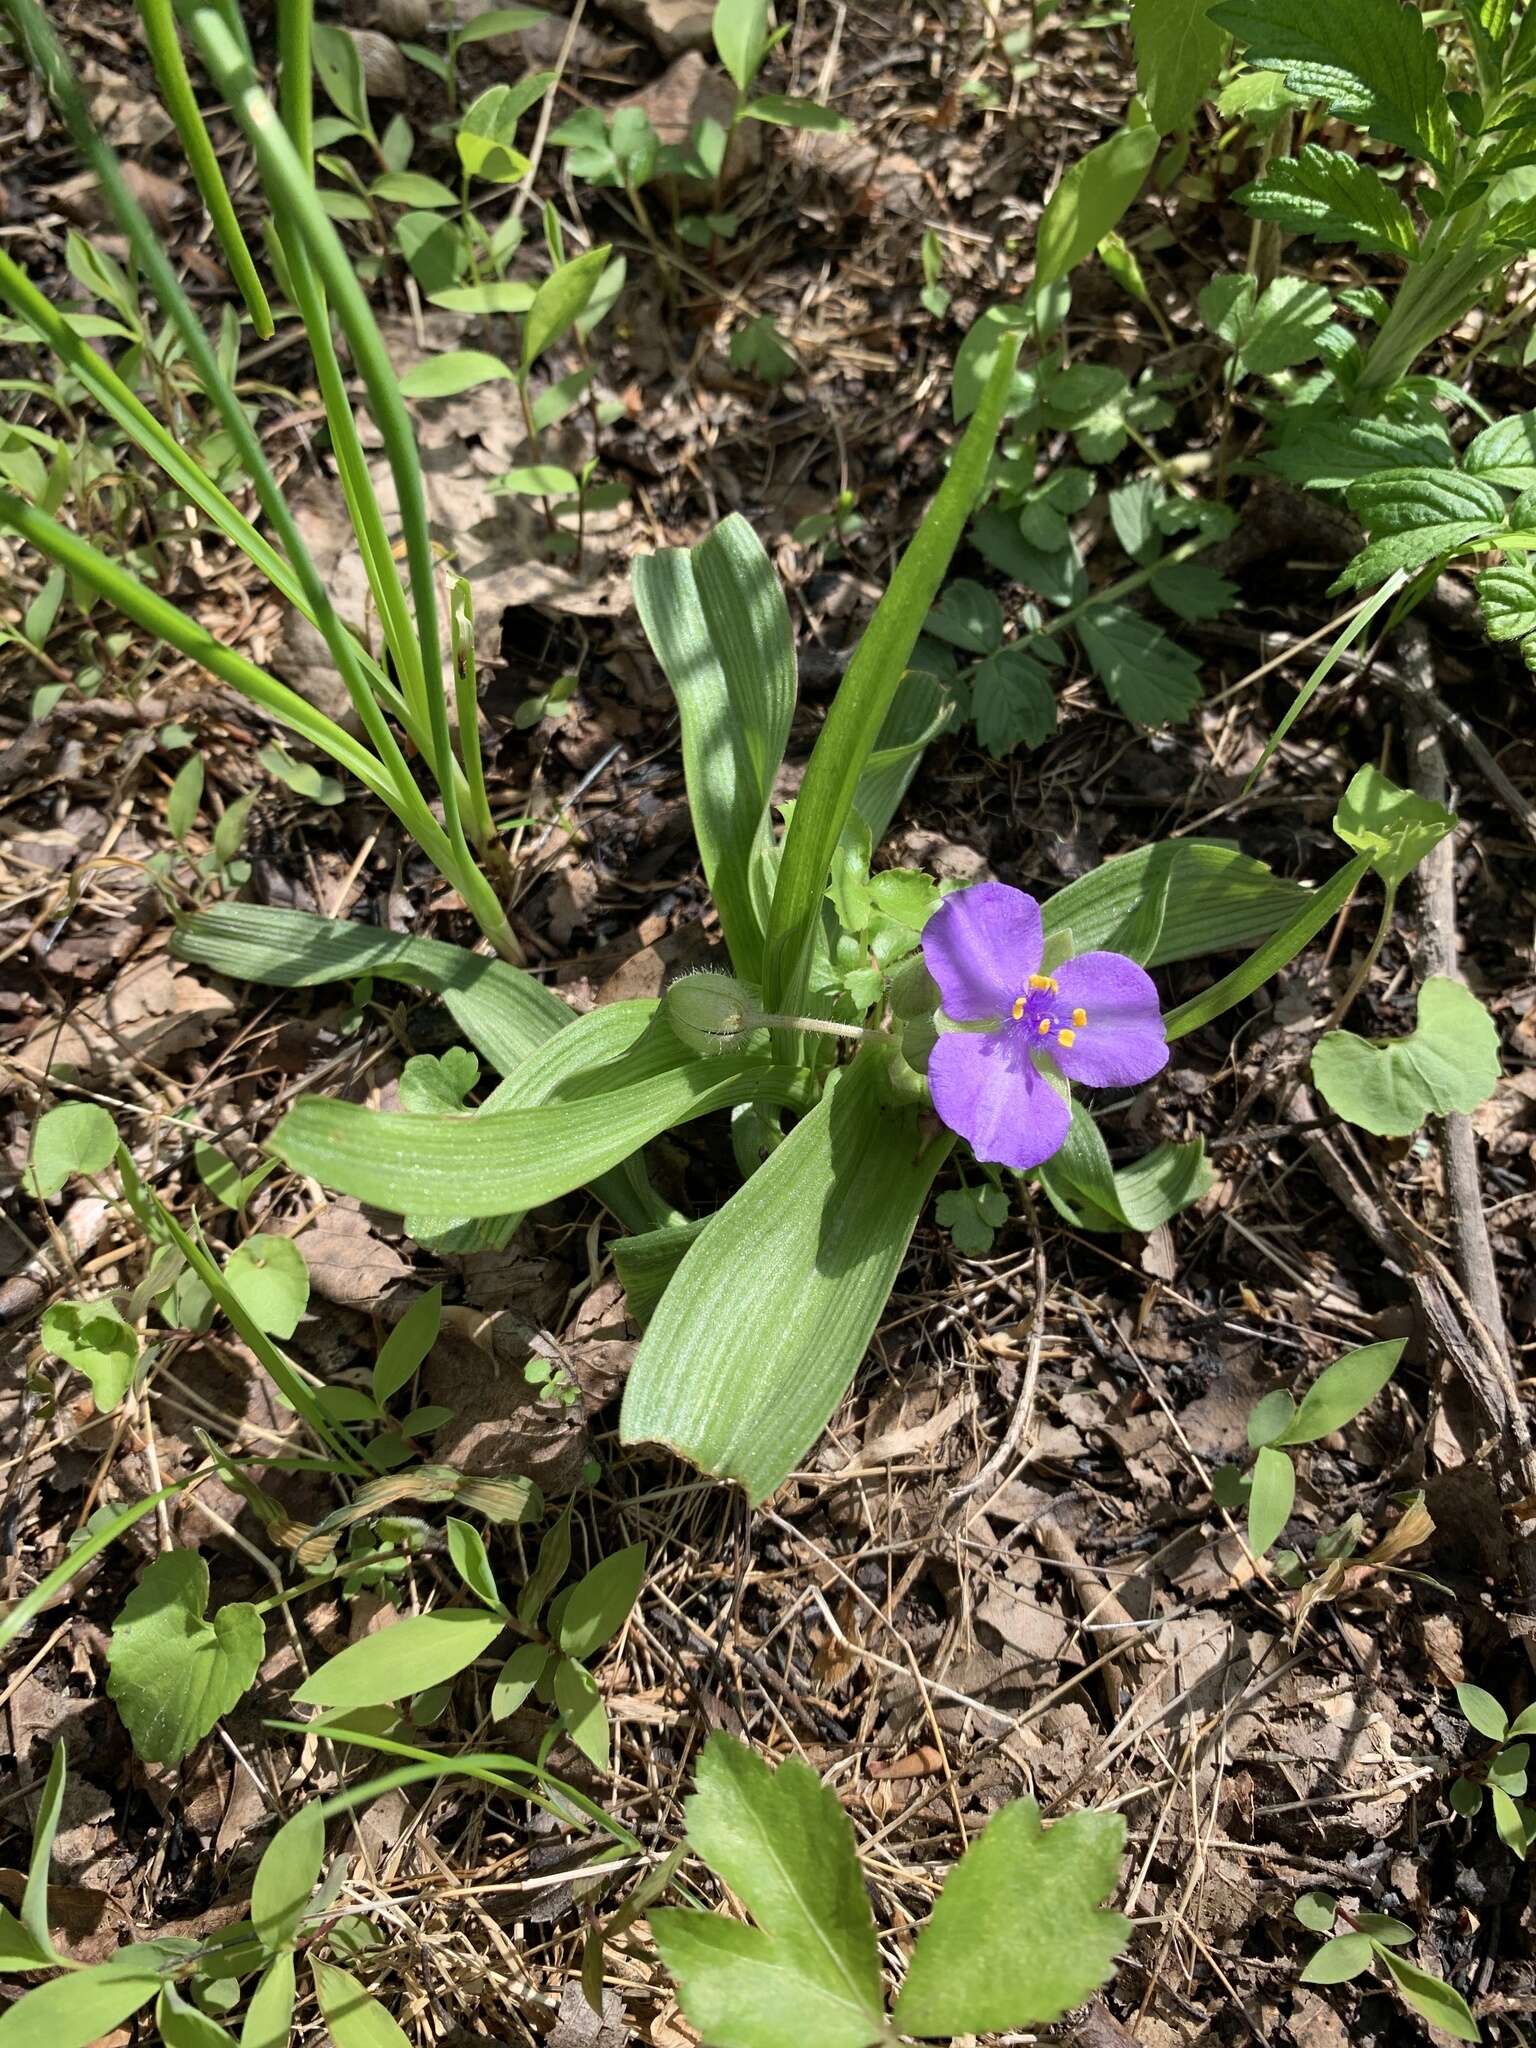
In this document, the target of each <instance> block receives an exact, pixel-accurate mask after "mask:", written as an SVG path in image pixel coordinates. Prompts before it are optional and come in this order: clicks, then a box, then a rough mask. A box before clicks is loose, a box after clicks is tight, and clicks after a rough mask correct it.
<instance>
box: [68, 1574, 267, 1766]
mask: <svg viewBox="0 0 1536 2048" xmlns="http://www.w3.org/2000/svg"><path fill="white" fill-rule="evenodd" d="M207 1608H208V1567H207V1565H206V1564H204V1562H203V1560H202V1559H201V1558H200V1557H199V1556H198V1554H197V1552H196V1551H195V1550H167V1551H164V1552H162V1553H161V1555H160V1556H158V1557H156V1558H155V1559H153V1560H152V1561H151V1563H150V1564H149V1565H148V1567H147V1568H146V1570H145V1572H144V1576H143V1577H142V1578H141V1579H140V1580H139V1583H138V1584H137V1586H135V1587H134V1589H133V1591H132V1592H131V1593H130V1594H129V1595H128V1598H127V1599H126V1600H125V1601H124V1602H123V1606H122V1609H121V1612H120V1613H119V1614H118V1617H117V1620H116V1621H115V1623H114V1624H113V1627H112V1639H111V1642H110V1643H109V1645H108V1648H107V1663H108V1666H109V1670H110V1676H109V1677H108V1680H107V1693H108V1696H109V1697H110V1698H111V1699H112V1700H113V1701H114V1702H115V1704H116V1706H117V1710H118V1712H119V1713H120V1714H121V1715H122V1717H123V1721H124V1724H125V1725H126V1727H127V1729H128V1733H129V1734H130V1735H131V1736H132V1737H133V1746H134V1748H135V1749H136V1750H137V1751H138V1753H139V1755H140V1756H141V1757H143V1758H144V1759H145V1761H146V1762H147V1763H157V1764H174V1763H179V1762H180V1761H181V1759H182V1758H183V1757H184V1756H185V1755H186V1754H187V1752H188V1751H189V1750H190V1749H192V1748H193V1747H194V1746H195V1745H196V1744H197V1743H199V1742H201V1741H202V1739H203V1737H204V1736H205V1735H206V1734H207V1733H208V1731H209V1730H210V1729H211V1728H212V1727H213V1725H214V1723H215V1722H216V1721H217V1720H218V1719H219V1718H220V1716H221V1715H224V1714H227V1713H228V1712H229V1711H230V1709H231V1708H232V1707H233V1706H234V1705H235V1704H236V1703H237V1702H238V1701H239V1700H240V1699H241V1698H242V1697H243V1696H244V1694H245V1692H246V1690H247V1688H248V1687H249V1686H250V1684H251V1682H252V1680H253V1679H254V1678H255V1676H256V1673H257V1671H258V1669H259V1668H260V1665H261V1659H262V1653H263V1650H264V1648H265V1645H266V1625H265V1623H264V1622H263V1621H262V1618H261V1615H260V1614H259V1613H258V1612H257V1610H256V1608H255V1607H253V1606H252V1605H251V1604H250V1602H249V1601H245V1600H236V1601H231V1602H229V1603H228V1604H227V1605H226V1606H223V1607H221V1608H220V1609H219V1610H218V1612H217V1613H216V1614H214V1615H213V1616H212V1617H211V1618H210V1617H209V1615H208V1612H207Z"/></svg>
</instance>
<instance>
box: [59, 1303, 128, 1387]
mask: <svg viewBox="0 0 1536 2048" xmlns="http://www.w3.org/2000/svg"><path fill="white" fill-rule="evenodd" d="M38 1334H39V1336H40V1337H41V1338H42V1340H43V1349H44V1350H45V1351H46V1352H47V1353H48V1354H49V1356H50V1357H52V1358H57V1359H60V1360H62V1361H63V1363H64V1364H65V1365H70V1366H73V1367H74V1369H75V1371H76V1372H83V1373H84V1374H85V1376H86V1378H87V1379H88V1380H89V1381H90V1383H91V1399H92V1400H93V1401H94V1402H95V1404H96V1408H97V1412H98V1413H99V1414H102V1415H107V1414H110V1412H111V1411H112V1410H113V1409H114V1408H115V1407H116V1406H117V1405H118V1403H119V1402H120V1401H121V1400H122V1398H123V1396H124V1394H126V1393H127V1391H128V1389H129V1387H130V1386H131V1385H132V1384H133V1373H134V1367H135V1366H136V1365H137V1364H138V1362H139V1335H138V1332H137V1330H135V1329H134V1328H133V1327H132V1325H131V1324H130V1323H127V1322H125V1321H124V1319H123V1317H122V1316H121V1315H120V1314H119V1313H118V1311H117V1310H116V1309H115V1308H114V1307H113V1306H112V1304H111V1302H110V1301H56V1302H55V1303H54V1304H53V1306H52V1308H50V1309H46V1310H45V1311H44V1313H43V1320H42V1325H41V1327H40V1329H39V1332H38Z"/></svg>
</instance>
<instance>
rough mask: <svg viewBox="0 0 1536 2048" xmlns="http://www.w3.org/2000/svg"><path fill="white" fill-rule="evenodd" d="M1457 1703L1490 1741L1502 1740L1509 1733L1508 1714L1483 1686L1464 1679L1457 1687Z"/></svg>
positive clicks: (1479, 1731)
mask: <svg viewBox="0 0 1536 2048" xmlns="http://www.w3.org/2000/svg"><path fill="white" fill-rule="evenodd" d="M1456 1704H1457V1706H1459V1707H1460V1709H1461V1711H1462V1713H1463V1714H1464V1715H1465V1716H1466V1718H1467V1720H1468V1722H1469V1723H1470V1724H1471V1726H1472V1727H1474V1728H1475V1729H1476V1730H1477V1732H1478V1734H1479V1735H1486V1736H1487V1738H1488V1740H1489V1741H1490V1742H1502V1741H1503V1740H1504V1738H1505V1736H1506V1735H1507V1734H1508V1733H1509V1716H1508V1714H1506V1713H1505V1711H1504V1709H1503V1707H1502V1706H1501V1705H1500V1704H1499V1702H1498V1701H1497V1700H1496V1699H1495V1698H1494V1696H1493V1694H1492V1693H1491V1692H1486V1691H1485V1690H1484V1689H1483V1687H1482V1686H1480V1685H1473V1684H1471V1683H1470V1682H1469V1681H1468V1680H1466V1679H1463V1680H1462V1682H1461V1683H1460V1684H1459V1685H1458V1686H1457V1688H1456Z"/></svg>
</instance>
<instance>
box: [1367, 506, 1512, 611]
mask: <svg viewBox="0 0 1536 2048" xmlns="http://www.w3.org/2000/svg"><path fill="white" fill-rule="evenodd" d="M1488 530H1489V522H1488V521H1487V520H1486V519H1451V520H1446V521H1443V522H1437V523H1436V524H1435V525H1433V526H1415V527H1414V528H1412V529H1411V531H1409V532H1407V533H1389V534H1384V535H1383V536H1382V538H1381V539H1380V540H1373V541H1372V542H1371V544H1370V546H1369V547H1368V548H1362V549H1361V551H1360V553H1359V554H1358V555H1356V556H1355V557H1354V559H1353V560H1352V561H1351V562H1350V563H1349V564H1348V565H1347V567H1346V568H1345V569H1344V570H1343V571H1342V572H1341V573H1340V574H1339V575H1337V576H1336V577H1335V578H1334V579H1333V581H1332V583H1330V584H1329V586H1328V594H1329V596H1330V597H1336V596H1339V595H1340V594H1342V593H1344V592H1347V591H1351V590H1363V589H1365V588H1367V587H1368V586H1369V585H1370V584H1373V583H1381V582H1384V581H1385V580H1386V578H1387V577H1389V576H1391V575H1394V574H1395V573H1396V572H1397V571H1398V570H1402V571H1404V573H1406V574H1411V573H1412V572H1413V571H1414V570H1416V569H1423V568H1425V567H1426V566H1427V565H1428V564H1429V563H1430V562H1433V561H1436V560H1437V559H1440V558H1442V557H1443V558H1444V559H1445V560H1447V561H1449V560H1450V559H1451V558H1452V557H1453V556H1455V555H1457V554H1459V553H1461V552H1462V551H1464V550H1466V549H1467V548H1469V547H1470V546H1471V544H1472V543H1473V542H1475V541H1481V540H1483V539H1484V538H1485V536H1486V535H1487V533H1488Z"/></svg>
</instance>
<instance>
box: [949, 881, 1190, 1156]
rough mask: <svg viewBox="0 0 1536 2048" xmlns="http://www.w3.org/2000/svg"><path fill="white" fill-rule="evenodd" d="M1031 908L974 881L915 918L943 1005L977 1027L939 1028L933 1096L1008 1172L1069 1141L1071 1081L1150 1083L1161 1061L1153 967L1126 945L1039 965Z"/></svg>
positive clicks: (1037, 925)
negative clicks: (923, 919) (1045, 968)
mask: <svg viewBox="0 0 1536 2048" xmlns="http://www.w3.org/2000/svg"><path fill="white" fill-rule="evenodd" d="M1044 956H1045V934H1044V930H1043V928H1042V925H1041V921H1040V906H1039V904H1038V903H1037V902H1036V901H1035V899H1034V897H1033V896H1026V895H1025V893H1024V891H1023V890H1022V889H1010V888H1008V887H1007V886H1006V885H1005V884H1004V883H1002V882H980V883H978V884H977V885H976V887H975V888H973V889H960V890H957V891H956V892H955V894H954V895H953V896H946V897H945V899H944V901H943V902H942V903H941V904H940V905H939V907H938V909H937V910H936V911H935V912H934V914H933V916H932V917H930V918H929V920H928V922H927V924H926V925H925V926H924V927H923V958H924V959H925V960H926V961H927V963H928V972H929V973H930V974H931V975H932V976H933V978H934V980H935V981H936V982H937V983H938V985H939V993H940V995H941V997H942V998H943V1006H944V1014H945V1016H946V1017H948V1018H949V1019H950V1021H951V1022H952V1023H955V1024H967V1025H975V1024H986V1025H989V1026H990V1027H991V1028H990V1029H988V1030H986V1031H974V1030H972V1031H946V1032H944V1033H942V1034H941V1036H940V1037H939V1039H938V1042H937V1043H936V1044H935V1046H934V1048H933V1051H932V1053H931V1054H930V1055H929V1059H928V1085H929V1088H930V1089H931V1091H932V1093H933V1106H934V1108H935V1109H936V1110H937V1111H938V1113H939V1115H940V1116H941V1117H942V1118H943V1120H944V1122H945V1123H946V1124H948V1125H949V1128H950V1129H951V1130H952V1131H958V1132H959V1133H960V1135H961V1137H962V1138H965V1139H967V1140H968V1141H969V1143H970V1147H971V1150H972V1151H973V1152H974V1153H975V1155H976V1157H977V1158H978V1159H985V1160H990V1161H992V1162H993V1163H994V1164H996V1165H998V1166H1011V1167H1013V1168H1014V1169H1015V1171H1017V1172H1023V1171H1024V1169H1025V1168H1026V1167H1030V1166H1038V1165H1039V1164H1040V1163H1041V1161H1042V1160H1045V1159H1049V1158H1050V1156H1051V1154H1052V1153H1053V1152H1057V1151H1059V1150H1060V1149H1061V1147H1062V1145H1063V1144H1065V1142H1066V1137H1067V1127H1068V1125H1069V1123H1070V1121H1071V1111H1070V1109H1069V1107H1068V1103H1067V1090H1066V1088H1065V1087H1064V1086H1063V1085H1062V1083H1061V1080H1060V1078H1059V1076H1058V1075H1053V1074H1052V1072H1051V1069H1052V1067H1055V1068H1056V1069H1059V1074H1060V1075H1064V1076H1065V1077H1066V1079H1067V1080H1068V1081H1081V1082H1083V1083H1085V1084H1086V1085H1087V1086H1088V1087H1090V1088H1123V1087H1130V1086H1132V1085H1134V1084H1135V1083H1136V1082H1139V1081H1148V1080H1150V1079H1151V1077H1152V1076H1153V1075H1154V1074H1155V1073H1158V1072H1159V1071H1160V1070H1161V1069H1162V1068H1163V1067H1164V1066H1166V1065H1167V1061H1168V1040H1167V1036H1166V1034H1165V1032H1164V1030H1163V1020H1162V1016H1161V1014H1160V1012H1159V1010H1158V1004H1157V990H1156V989H1155V988H1154V987H1153V985H1152V979H1151V976H1150V975H1148V974H1146V973H1145V972H1144V971H1143V970H1142V969H1141V968H1140V967H1138V966H1137V965H1136V962H1135V961H1134V960H1128V959H1127V958H1126V956H1125V955H1124V954H1123V953H1102V952H1100V953H1077V954H1074V955H1073V956H1072V957H1071V958H1069V959H1066V960H1063V961H1062V962H1061V964H1060V965H1059V966H1057V967H1055V968H1053V969H1052V971H1051V972H1050V973H1049V974H1043V973H1041V971H1040V968H1041V962H1042V960H1043V959H1044Z"/></svg>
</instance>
